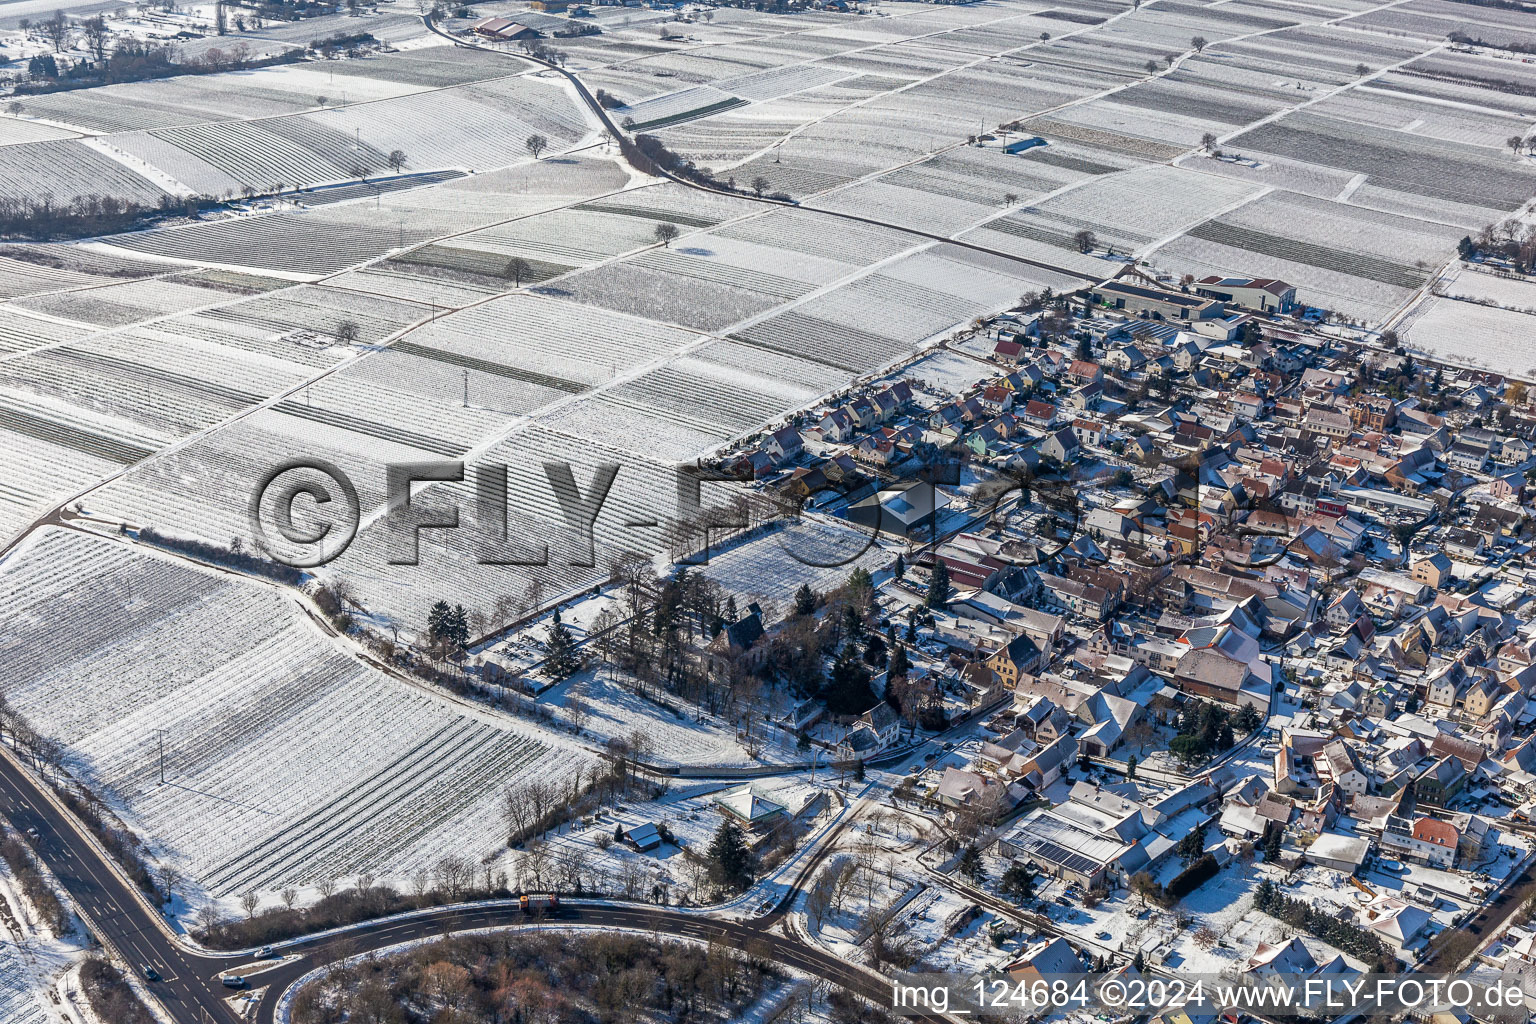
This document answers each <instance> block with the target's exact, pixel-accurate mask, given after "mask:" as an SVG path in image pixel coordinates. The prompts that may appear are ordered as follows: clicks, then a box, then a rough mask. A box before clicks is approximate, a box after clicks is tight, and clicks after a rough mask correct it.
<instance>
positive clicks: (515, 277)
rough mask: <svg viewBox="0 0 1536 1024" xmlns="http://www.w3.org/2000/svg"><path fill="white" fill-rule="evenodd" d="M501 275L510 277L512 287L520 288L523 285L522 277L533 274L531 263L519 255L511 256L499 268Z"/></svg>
mask: <svg viewBox="0 0 1536 1024" xmlns="http://www.w3.org/2000/svg"><path fill="white" fill-rule="evenodd" d="M501 276H502V277H509V278H511V279H512V286H513V287H514V288H521V287H522V286H523V278H525V277H532V276H533V265H532V264H531V263H529V262H528V261H527V260H525V259H523V258H522V257H521V256H513V257H512V258H511V259H509V260H507V265H506V266H505V267H503V268H502V269H501Z"/></svg>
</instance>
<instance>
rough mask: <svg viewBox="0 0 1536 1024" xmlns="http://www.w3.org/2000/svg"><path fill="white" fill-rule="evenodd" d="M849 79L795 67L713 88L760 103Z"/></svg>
mask: <svg viewBox="0 0 1536 1024" xmlns="http://www.w3.org/2000/svg"><path fill="white" fill-rule="evenodd" d="M850 75H851V72H848V71H844V70H842V69H841V68H837V67H833V66H830V65H822V64H795V65H790V66H788V67H776V68H768V69H767V70H765V71H753V72H749V73H748V74H745V75H739V76H737V77H735V78H725V79H721V80H720V81H718V82H716V83H715V87H716V88H717V89H720V90H722V91H724V92H725V93H727V94H730V95H734V96H741V97H745V98H746V99H749V100H757V101H762V100H772V99H778V98H779V97H780V96H788V95H790V94H791V93H797V92H803V91H804V90H806V89H815V88H819V87H820V86H824V85H830V84H832V83H833V82H836V81H838V80H840V79H844V78H848V77H850ZM637 120H638V118H637Z"/></svg>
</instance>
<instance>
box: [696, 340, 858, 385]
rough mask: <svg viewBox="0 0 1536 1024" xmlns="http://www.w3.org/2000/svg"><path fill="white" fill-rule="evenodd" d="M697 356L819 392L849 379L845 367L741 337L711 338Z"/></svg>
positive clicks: (697, 352) (733, 370)
mask: <svg viewBox="0 0 1536 1024" xmlns="http://www.w3.org/2000/svg"><path fill="white" fill-rule="evenodd" d="M690 355H691V356H692V357H693V358H695V359H703V360H708V361H709V362H712V363H718V364H719V365H720V366H722V367H724V368H725V369H726V370H727V371H728V372H742V373H746V374H749V375H751V376H752V377H754V378H755V377H764V376H766V377H771V378H772V379H773V380H776V381H780V382H782V383H783V384H784V385H786V386H792V387H795V388H800V389H803V390H805V391H808V392H812V393H815V394H826V393H827V392H828V391H832V390H834V389H835V388H837V387H838V386H840V385H841V384H842V383H843V382H844V381H845V380H846V379H847V377H846V375H845V374H843V373H842V372H841V371H838V370H835V369H833V368H831V367H828V366H827V365H826V364H824V363H818V362H816V361H814V360H811V359H799V358H796V357H794V356H791V355H789V354H787V353H783V352H776V351H773V350H771V349H766V348H760V347H757V346H754V345H746V344H742V343H741V342H738V341H729V340H717V341H707V342H705V343H704V344H703V345H702V346H700V347H699V348H697V349H694V350H693V351H692V352H691V353H690Z"/></svg>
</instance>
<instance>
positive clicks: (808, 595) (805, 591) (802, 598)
mask: <svg viewBox="0 0 1536 1024" xmlns="http://www.w3.org/2000/svg"><path fill="white" fill-rule="evenodd" d="M815 610H816V592H815V591H814V590H812V589H811V585H810V584H809V583H802V584H800V589H799V590H797V591H795V614H796V615H809V614H811V613H812V612H814V611H815Z"/></svg>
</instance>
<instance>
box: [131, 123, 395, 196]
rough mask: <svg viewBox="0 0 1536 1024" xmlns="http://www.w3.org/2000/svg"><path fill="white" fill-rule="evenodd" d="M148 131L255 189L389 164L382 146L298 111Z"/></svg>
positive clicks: (357, 173) (341, 177) (376, 170)
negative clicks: (302, 115)
mask: <svg viewBox="0 0 1536 1024" xmlns="http://www.w3.org/2000/svg"><path fill="white" fill-rule="evenodd" d="M151 134H152V135H153V136H154V137H155V138H157V139H159V140H160V141H161V142H165V143H169V144H170V145H172V146H175V147H177V148H178V149H181V150H184V151H185V152H187V153H190V154H193V155H194V156H195V157H197V158H198V159H200V160H203V161H206V162H207V163H209V164H212V165H213V166H214V167H216V168H218V169H219V170H220V171H222V172H224V173H225V174H227V175H229V176H230V177H231V178H234V179H235V180H236V181H238V182H240V183H241V184H242V185H247V186H250V187H251V188H254V189H257V190H258V191H266V190H268V189H274V188H276V186H277V185H278V184H279V183H281V184H283V185H284V186H288V187H292V186H299V187H305V186H310V185H319V184H324V183H327V182H333V181H345V180H347V179H349V178H360V177H362V176H363V174H369V175H375V174H380V173H382V172H383V171H384V170H385V169H386V168H388V166H389V159H388V152H389V151H388V150H387V149H386V150H380V149H379V148H378V147H377V146H375V145H374V144H373V143H372V142H371V141H366V142H365V141H361V140H359V139H358V138H356V137H354V136H348V135H343V134H342V133H341V132H339V131H337V130H335V129H333V128H330V127H328V126H325V125H323V124H320V123H316V122H314V121H313V120H309V119H305V118H303V117H276V118H268V119H266V120H262V121H220V122H215V123H213V124H201V125H189V126H187V127H184V128H163V129H160V130H158V131H155V132H152V133H151Z"/></svg>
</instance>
